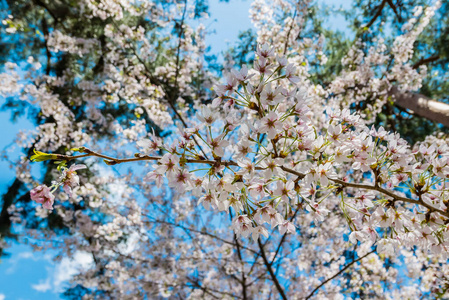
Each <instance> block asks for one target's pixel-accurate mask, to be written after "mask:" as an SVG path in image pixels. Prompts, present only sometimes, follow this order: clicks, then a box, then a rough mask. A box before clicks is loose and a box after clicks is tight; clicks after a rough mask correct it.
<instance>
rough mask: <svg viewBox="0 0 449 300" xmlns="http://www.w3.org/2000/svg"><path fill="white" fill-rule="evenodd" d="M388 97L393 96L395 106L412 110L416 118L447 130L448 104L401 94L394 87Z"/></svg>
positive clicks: (448, 123)
mask: <svg viewBox="0 0 449 300" xmlns="http://www.w3.org/2000/svg"><path fill="white" fill-rule="evenodd" d="M390 95H392V96H394V98H395V104H396V105H397V106H400V107H402V108H406V109H409V110H412V111H413V113H415V114H416V115H418V116H421V117H424V118H427V119H429V120H431V121H433V122H436V123H440V124H443V125H444V126H446V127H448V128H449V104H446V103H443V102H439V101H435V100H432V99H430V98H428V97H426V96H424V95H421V94H415V93H410V92H401V91H399V90H398V88H396V87H392V88H391V90H390Z"/></svg>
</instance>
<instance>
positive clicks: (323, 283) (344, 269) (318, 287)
mask: <svg viewBox="0 0 449 300" xmlns="http://www.w3.org/2000/svg"><path fill="white" fill-rule="evenodd" d="M374 252H376V250H373V251H371V252H368V253H367V254H365V255H363V256H362V257H359V258H358V259H356V260H353V261H352V262H350V263H349V264H347V265H346V266H345V267H344V268H343V269H341V270H340V271H338V272H337V273H335V275H333V276H332V277H329V278H328V279H326V280H324V281H323V282H322V283H321V284H320V285H318V286H317V287H316V288H315V289H314V290H313V291H312V292H311V293H310V294H309V295H308V296H307V297H306V298H304V299H305V300H307V299H310V297H312V296H313V294H315V292H316V291H318V290H319V289H320V288H321V287H322V286H323V285H325V284H326V283H328V282H329V281H331V280H332V279H334V278H335V277H337V276H339V275H340V274H341V273H343V272H344V271H346V270H347V269H348V268H349V267H350V266H352V265H353V264H355V263H356V262H358V261H361V260H362V259H364V258H365V257H367V256H368V255H370V254H371V253H374Z"/></svg>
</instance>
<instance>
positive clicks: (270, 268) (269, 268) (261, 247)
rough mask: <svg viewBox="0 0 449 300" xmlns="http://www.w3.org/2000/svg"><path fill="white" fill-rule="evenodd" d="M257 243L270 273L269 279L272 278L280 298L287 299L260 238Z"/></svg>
mask: <svg viewBox="0 0 449 300" xmlns="http://www.w3.org/2000/svg"><path fill="white" fill-rule="evenodd" d="M257 244H258V245H259V249H260V255H261V256H262V259H263V262H264V264H265V266H266V267H267V270H268V273H269V274H270V277H271V280H273V282H274V285H275V286H276V289H277V290H278V292H279V295H281V298H282V299H283V300H287V296H286V295H285V292H284V289H283V288H282V286H281V284H280V283H279V280H278V279H277V277H276V274H275V273H274V271H273V268H272V267H271V264H270V262H269V261H268V259H267V256H266V254H265V250H264V248H263V245H262V242H261V241H260V238H258V239H257Z"/></svg>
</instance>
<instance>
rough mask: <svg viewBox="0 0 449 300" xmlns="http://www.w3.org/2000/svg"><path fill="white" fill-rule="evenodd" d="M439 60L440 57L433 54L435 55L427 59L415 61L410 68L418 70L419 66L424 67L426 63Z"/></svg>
mask: <svg viewBox="0 0 449 300" xmlns="http://www.w3.org/2000/svg"><path fill="white" fill-rule="evenodd" d="M439 59H440V56H439V55H437V54H435V55H432V56H430V57H428V58H422V59H420V60H419V61H417V62H416V63H415V64H414V65H413V66H412V67H413V69H418V68H419V66H421V65H425V64H428V63H432V62H434V61H437V60H439Z"/></svg>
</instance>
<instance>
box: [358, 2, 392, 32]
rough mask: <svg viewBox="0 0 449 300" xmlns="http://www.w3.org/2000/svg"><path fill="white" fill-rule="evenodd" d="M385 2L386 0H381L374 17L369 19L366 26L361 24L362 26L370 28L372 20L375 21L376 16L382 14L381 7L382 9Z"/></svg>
mask: <svg viewBox="0 0 449 300" xmlns="http://www.w3.org/2000/svg"><path fill="white" fill-rule="evenodd" d="M386 3H387V0H383V1H382V3H381V4H380V5H379V9H378V10H377V12H376V14H375V15H374V17H373V18H372V19H371V21H370V22H369V23H368V24H366V26H363V27H366V28H370V27H371V25H373V24H374V22H376V20H377V18H378V17H379V16H380V15H381V14H382V9H384V7H385V4H386Z"/></svg>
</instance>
